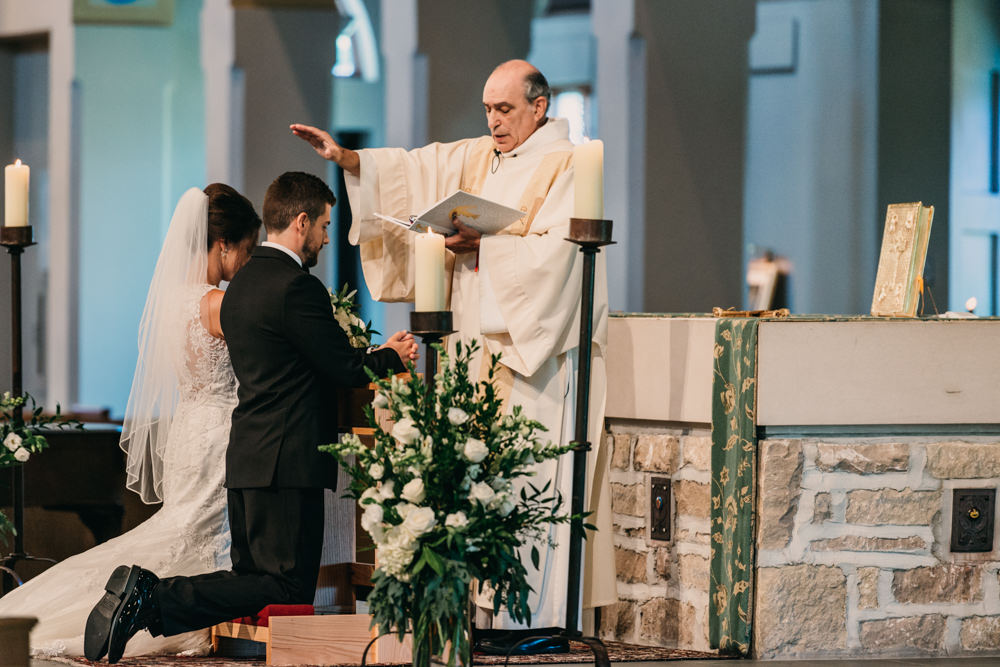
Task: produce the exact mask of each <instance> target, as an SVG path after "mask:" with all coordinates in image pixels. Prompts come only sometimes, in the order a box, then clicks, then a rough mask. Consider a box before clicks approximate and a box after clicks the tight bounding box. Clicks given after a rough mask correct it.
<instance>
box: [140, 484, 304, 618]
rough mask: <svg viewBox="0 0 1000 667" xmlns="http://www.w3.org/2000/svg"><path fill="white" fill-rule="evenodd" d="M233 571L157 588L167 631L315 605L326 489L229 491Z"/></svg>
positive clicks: (170, 579)
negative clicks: (278, 606)
mask: <svg viewBox="0 0 1000 667" xmlns="http://www.w3.org/2000/svg"><path fill="white" fill-rule="evenodd" d="M228 502H229V528H230V531H231V533H232V546H231V547H230V555H231V557H232V564H233V569H232V570H222V571H218V572H210V573H207V574H201V575H196V576H191V577H167V578H164V579H161V580H160V583H159V584H158V585H157V587H156V592H155V596H156V601H157V603H158V604H159V606H160V614H161V617H162V620H163V634H164V635H176V634H180V633H182V632H188V631H190V630H198V629H201V628H207V627H211V626H213V625H215V624H216V623H221V622H224V621H230V620H232V619H234V618H239V617H241V616H252V615H254V614H256V613H257V612H258V611H260V610H261V609H263V608H264V607H266V606H267V605H269V604H312V603H313V597H314V595H315V593H316V577H317V576H318V574H319V564H320V559H321V557H322V551H323V489H280V488H279V489H275V488H264V489H229V491H228Z"/></svg>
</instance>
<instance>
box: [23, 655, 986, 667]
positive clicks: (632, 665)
mask: <svg viewBox="0 0 1000 667" xmlns="http://www.w3.org/2000/svg"><path fill="white" fill-rule="evenodd" d="M253 664H255V665H259V664H260V663H253ZM737 664H738V665H740V667H744V666H747V667H749V666H750V665H767V666H768V667H806V666H808V667H855V666H856V665H864V666H865V667H918V666H920V665H931V666H933V667H945V666H946V665H955V667H985V666H986V665H990V666H991V667H997V666H1000V657H997V658H923V659H921V658H894V659H883V660H850V659H849V660H739V661H736V660H671V661H669V662H621V663H615V667H660V666H662V667H734V665H737ZM31 667H66V664H65V663H61V662H52V661H49V660H32V661H31ZM559 667H575V666H574V665H566V664H563V665H559Z"/></svg>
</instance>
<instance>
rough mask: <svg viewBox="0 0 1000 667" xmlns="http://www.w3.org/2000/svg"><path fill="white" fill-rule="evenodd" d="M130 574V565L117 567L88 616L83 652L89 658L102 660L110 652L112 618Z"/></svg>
mask: <svg viewBox="0 0 1000 667" xmlns="http://www.w3.org/2000/svg"><path fill="white" fill-rule="evenodd" d="M128 575H129V567H128V565H119V566H118V567H116V568H115V571H114V572H112V573H111V577H110V578H109V579H108V583H106V584H105V585H104V590H105V593H104V597H102V598H101V599H100V601H98V603H97V604H96V605H95V606H94V609H93V610H92V611H91V612H90V616H88V617H87V629H86V631H85V632H84V635H83V654H84V655H85V656H87V660H92V661H96V660H100V659H101V658H103V657H104V655H105V654H106V653H107V652H108V635H109V634H111V619H112V618H114V615H115V610H116V609H118V605H119V604H121V601H122V596H123V595H124V593H125V584H126V583H128Z"/></svg>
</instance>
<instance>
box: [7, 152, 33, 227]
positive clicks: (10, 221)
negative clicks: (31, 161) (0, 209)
mask: <svg viewBox="0 0 1000 667" xmlns="http://www.w3.org/2000/svg"><path fill="white" fill-rule="evenodd" d="M30 175H31V169H29V168H28V165H26V164H21V161H20V160H17V161H16V162H14V164H8V165H7V166H6V167H5V168H4V194H5V205H4V219H3V220H4V222H3V224H4V225H5V226H7V227H24V226H25V225H27V224H28V177H29V176H30Z"/></svg>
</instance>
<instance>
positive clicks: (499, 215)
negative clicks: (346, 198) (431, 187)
mask: <svg viewBox="0 0 1000 667" xmlns="http://www.w3.org/2000/svg"><path fill="white" fill-rule="evenodd" d="M452 215H454V216H455V217H457V218H458V219H459V221H461V223H462V224H463V225H467V226H469V227H472V228H473V229H475V230H476V231H477V232H479V233H480V234H496V233H497V232H499V231H500V230H501V229H504V228H505V227H508V226H510V225H511V224H513V223H515V222H517V221H518V220H519V219H520V218H521V217H522V216H524V213H523V212H521V211H519V210H517V209H516V208H510V207H509V206H503V205H501V204H497V203H496V202H492V201H490V200H489V199H483V198H482V197H477V196H476V195H472V194H469V193H468V192H464V191H462V190H456V191H455V192H453V193H451V194H450V195H448V196H447V197H445V198H444V199H442V200H441V201H439V202H438V203H436V204H434V205H433V206H431V207H430V208H429V209H427V210H426V211H424V212H423V213H421V214H420V215H411V216H410V219H409V220H400V219H399V218H394V217H392V216H389V215H382V214H381V213H376V214H375V217H376V218H379V219H380V220H385V221H386V222H392V223H394V224H397V225H400V226H402V227H406V228H407V229H409V230H410V231H414V232H421V233H423V232H426V231H427V230H428V229H431V230H432V231H435V232H437V233H439V234H444V235H445V236H447V235H449V234H453V233H454V232H455V225H453V224H452V222H451V218H452Z"/></svg>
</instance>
